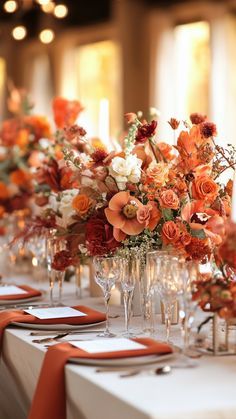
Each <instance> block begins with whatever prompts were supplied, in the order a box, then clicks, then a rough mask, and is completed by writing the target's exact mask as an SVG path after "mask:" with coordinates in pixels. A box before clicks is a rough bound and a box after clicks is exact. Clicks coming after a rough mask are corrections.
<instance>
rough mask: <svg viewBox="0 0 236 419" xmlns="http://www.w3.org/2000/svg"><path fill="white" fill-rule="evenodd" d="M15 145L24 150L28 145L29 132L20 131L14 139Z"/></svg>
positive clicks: (25, 130)
mask: <svg viewBox="0 0 236 419" xmlns="http://www.w3.org/2000/svg"><path fill="white" fill-rule="evenodd" d="M15 144H16V145H18V146H19V147H20V148H25V147H26V146H27V145H28V144H29V131H28V130H27V129H25V128H24V129H20V130H19V132H18V133H17V135H16V138H15Z"/></svg>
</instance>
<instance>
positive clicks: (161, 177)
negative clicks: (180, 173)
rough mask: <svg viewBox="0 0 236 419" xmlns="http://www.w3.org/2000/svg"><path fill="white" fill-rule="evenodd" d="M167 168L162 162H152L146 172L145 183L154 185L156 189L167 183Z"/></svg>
mask: <svg viewBox="0 0 236 419" xmlns="http://www.w3.org/2000/svg"><path fill="white" fill-rule="evenodd" d="M168 174H169V166H168V164H167V163H164V162H159V163H156V162H154V161H153V162H152V163H151V164H150V165H149V166H148V168H147V171H146V182H147V183H154V184H155V186H156V187H157V188H160V187H162V186H164V185H165V184H166V182H167V181H168Z"/></svg>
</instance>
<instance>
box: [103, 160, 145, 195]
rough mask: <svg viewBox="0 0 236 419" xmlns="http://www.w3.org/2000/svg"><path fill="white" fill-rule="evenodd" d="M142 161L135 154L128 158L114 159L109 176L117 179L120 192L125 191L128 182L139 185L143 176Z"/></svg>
mask: <svg viewBox="0 0 236 419" xmlns="http://www.w3.org/2000/svg"><path fill="white" fill-rule="evenodd" d="M141 165H142V160H140V159H138V158H137V156H136V155H135V154H130V155H129V156H127V157H126V158H123V157H114V158H113V159H112V162H111V166H110V167H109V174H110V175H111V176H112V177H114V178H115V180H116V183H117V186H118V188H119V189H120V190H124V189H125V185H126V183H127V182H132V183H137V182H138V181H139V180H140V176H141Z"/></svg>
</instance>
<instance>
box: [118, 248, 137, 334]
mask: <svg viewBox="0 0 236 419" xmlns="http://www.w3.org/2000/svg"><path fill="white" fill-rule="evenodd" d="M139 269H140V258H139V257H138V255H137V252H134V251H132V250H130V254H129V256H128V257H127V258H121V277H120V278H121V287H122V291H123V298H124V307H125V333H124V336H126V337H131V336H134V335H133V334H132V333H131V332H130V329H129V325H130V318H131V312H132V300H133V294H134V287H135V283H136V280H137V277H138V274H139Z"/></svg>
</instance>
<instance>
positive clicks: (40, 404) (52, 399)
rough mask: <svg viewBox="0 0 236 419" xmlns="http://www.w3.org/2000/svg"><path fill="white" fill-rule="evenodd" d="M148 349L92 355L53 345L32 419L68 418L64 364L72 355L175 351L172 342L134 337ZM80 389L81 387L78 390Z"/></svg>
mask: <svg viewBox="0 0 236 419" xmlns="http://www.w3.org/2000/svg"><path fill="white" fill-rule="evenodd" d="M133 340H134V341H136V342H139V343H141V344H143V345H145V346H146V348H145V349H136V350H127V351H117V352H106V353H98V354H90V353H88V352H85V351H83V350H82V349H78V348H73V346H72V345H71V344H69V343H59V344H57V345H53V346H51V347H50V348H49V349H48V351H47V353H46V355H45V358H44V362H43V366H42V369H41V373H40V376H39V380H38V384H37V387H36V391H35V395H34V398H33V402H32V406H31V409H30V413H29V416H28V419H42V418H43V419H66V394H65V376H64V367H65V364H66V362H67V361H68V360H69V359H70V358H89V359H117V358H127V357H135V356H146V355H160V354H163V355H164V354H168V353H171V352H172V349H171V347H170V346H169V345H167V344H165V343H161V342H157V341H155V340H153V339H149V338H137V339H133ZM78 391H79V389H78Z"/></svg>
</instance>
